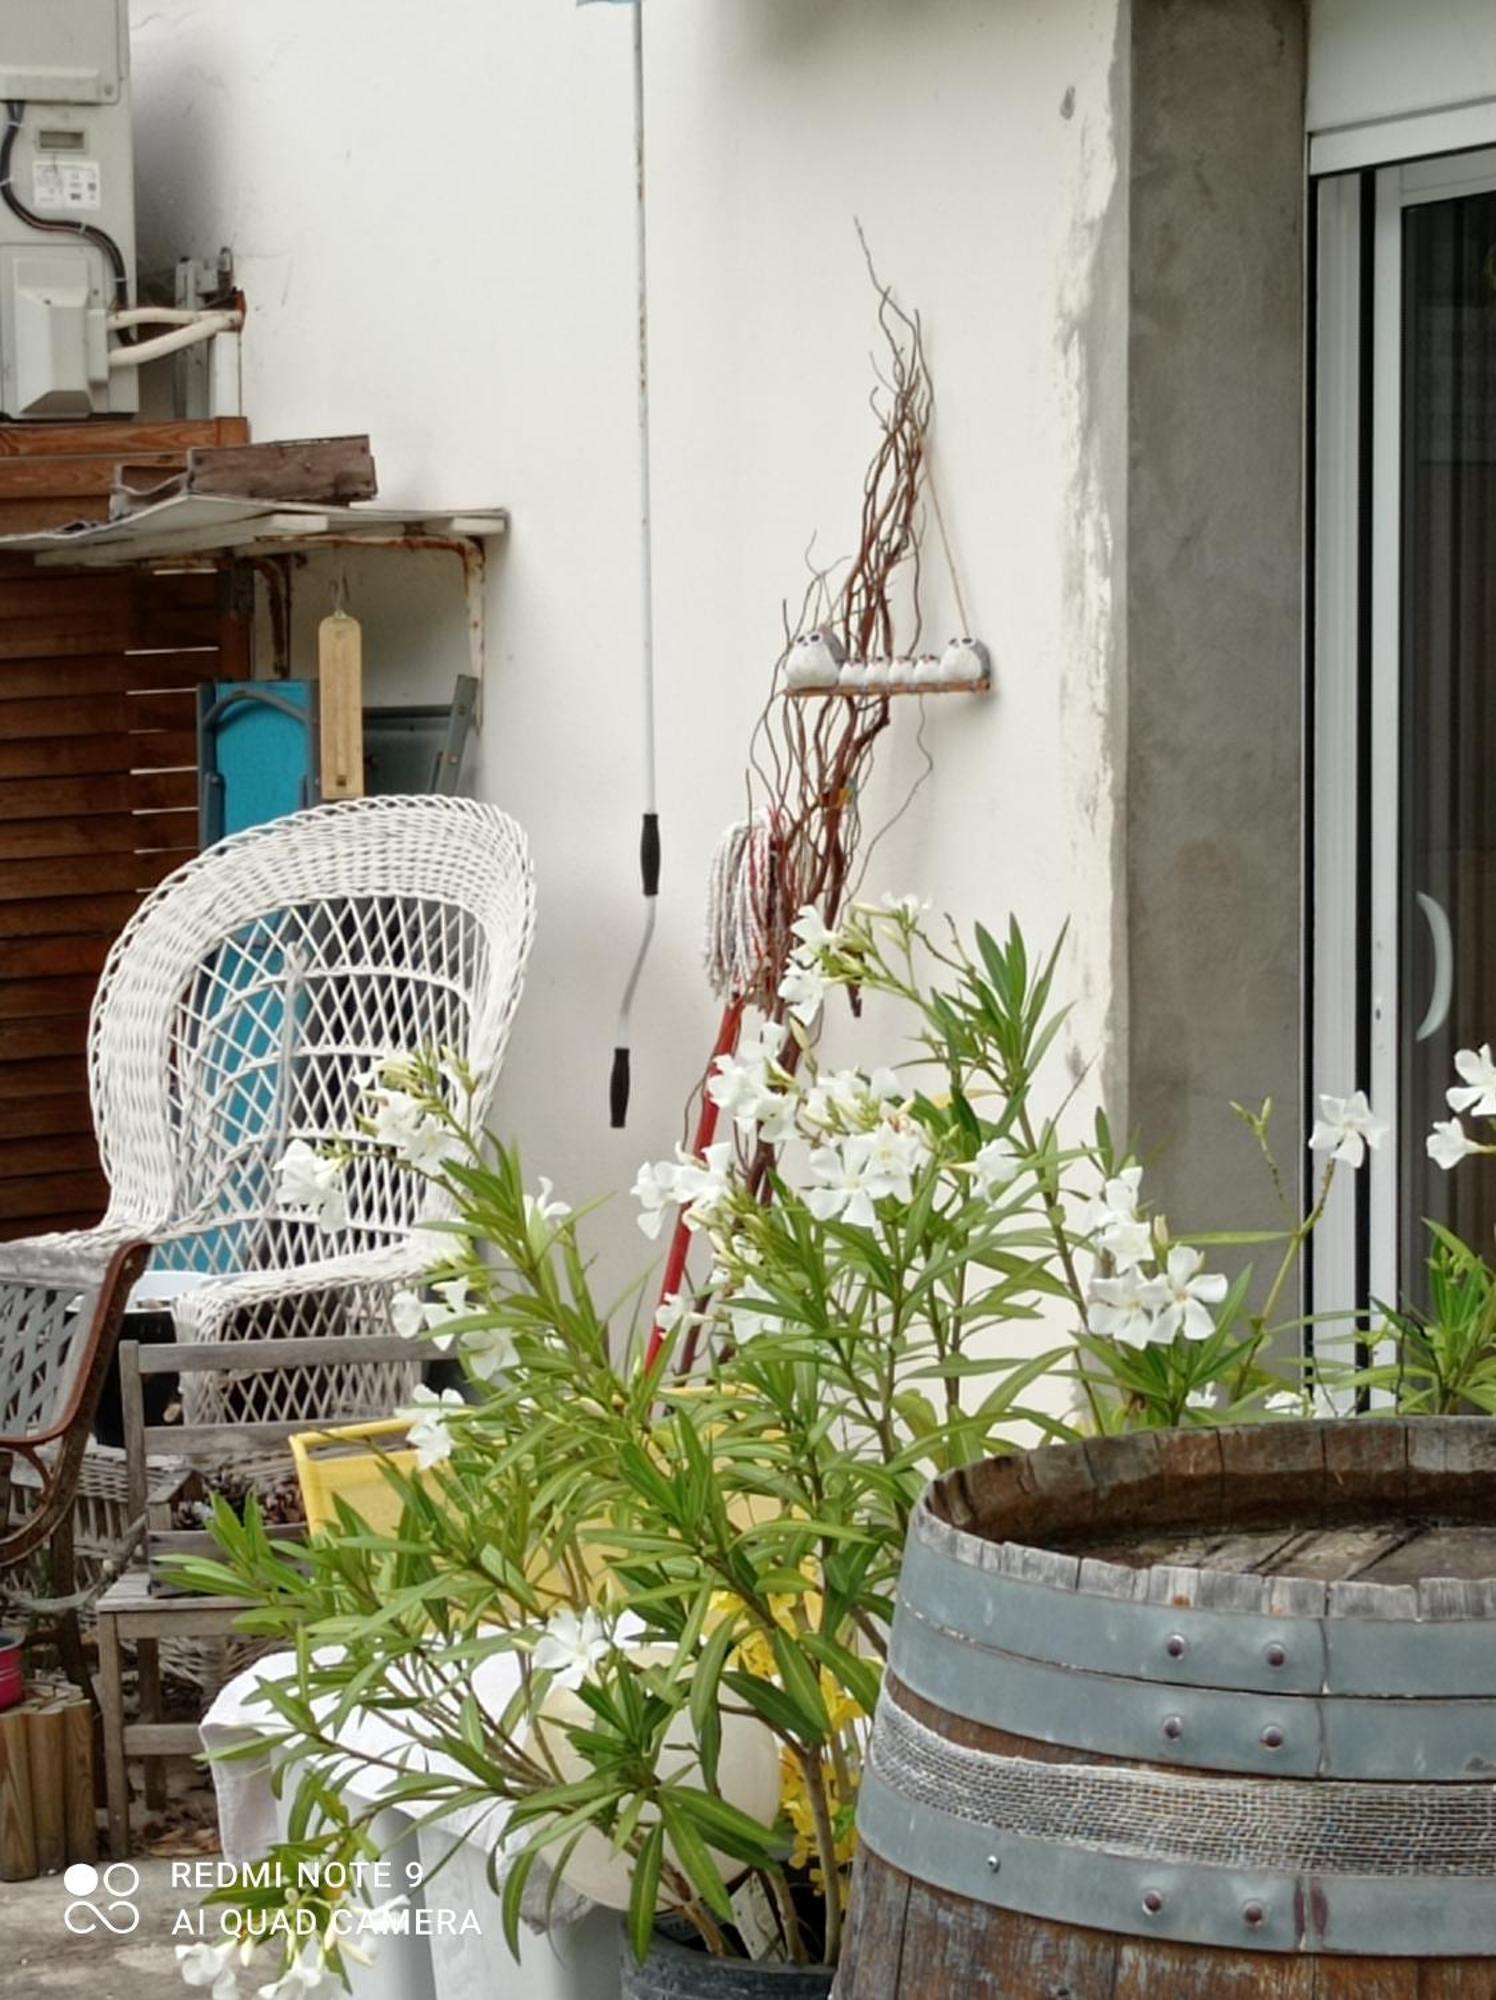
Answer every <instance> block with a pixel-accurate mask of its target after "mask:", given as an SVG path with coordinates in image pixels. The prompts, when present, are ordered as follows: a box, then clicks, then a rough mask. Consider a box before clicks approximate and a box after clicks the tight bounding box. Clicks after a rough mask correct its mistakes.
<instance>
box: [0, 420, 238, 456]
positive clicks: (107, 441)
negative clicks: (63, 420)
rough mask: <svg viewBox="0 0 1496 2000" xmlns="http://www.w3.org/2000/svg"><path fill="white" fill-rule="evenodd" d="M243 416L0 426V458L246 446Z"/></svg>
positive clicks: (94, 454)
mask: <svg viewBox="0 0 1496 2000" xmlns="http://www.w3.org/2000/svg"><path fill="white" fill-rule="evenodd" d="M248 441H249V424H248V420H247V419H246V418H244V417H192V418H185V417H184V418H181V419H178V420H175V421H171V422H167V423H139V422H135V421H134V420H129V421H120V422H112V421H109V420H107V419H106V420H104V421H101V422H90V423H86V424H37V423H29V424H0V458H76V457H80V456H81V457H87V458H94V457H97V456H99V455H100V454H101V453H102V454H105V455H107V456H109V457H111V458H123V457H125V456H126V455H127V454H128V455H133V454H135V453H139V452H154V451H162V452H171V451H190V450H191V449H192V447H193V446H194V445H207V444H219V445H229V444H247V443H248Z"/></svg>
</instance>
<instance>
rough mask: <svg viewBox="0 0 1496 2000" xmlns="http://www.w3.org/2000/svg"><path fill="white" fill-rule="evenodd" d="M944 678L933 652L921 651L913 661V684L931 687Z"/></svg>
mask: <svg viewBox="0 0 1496 2000" xmlns="http://www.w3.org/2000/svg"><path fill="white" fill-rule="evenodd" d="M944 679H945V675H944V674H943V673H942V672H941V671H940V661H939V660H938V659H937V658H936V656H935V655H934V654H933V653H921V654H920V656H919V658H918V659H917V660H916V661H915V663H914V685H915V686H916V687H932V686H934V685H936V684H938V683H939V682H940V681H943V680H944Z"/></svg>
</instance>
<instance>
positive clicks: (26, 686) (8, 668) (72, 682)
mask: <svg viewBox="0 0 1496 2000" xmlns="http://www.w3.org/2000/svg"><path fill="white" fill-rule="evenodd" d="M134 685H135V680H134V677H133V675H132V674H131V671H130V666H129V662H128V660H127V659H126V657H125V655H124V654H123V653H84V654H81V655H80V656H79V657H77V658H76V659H72V658H70V659H54V660H6V661H5V662H4V664H3V665H0V703H3V702H10V701H23V700H30V701H34V700H36V699H37V697H38V696H46V695H50V696H52V697H54V698H58V697H61V696H63V695H68V696H72V697H77V696H79V695H86V694H123V693H124V692H125V690H126V689H127V688H130V687H133V686H134Z"/></svg>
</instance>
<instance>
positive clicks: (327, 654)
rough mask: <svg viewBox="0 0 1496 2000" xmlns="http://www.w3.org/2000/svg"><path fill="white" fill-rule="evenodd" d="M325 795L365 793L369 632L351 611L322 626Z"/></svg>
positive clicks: (320, 678)
mask: <svg viewBox="0 0 1496 2000" xmlns="http://www.w3.org/2000/svg"><path fill="white" fill-rule="evenodd" d="M317 679H318V682H319V722H320V729H321V764H322V773H321V775H322V796H323V798H324V799H359V798H362V797H363V794H364V635H363V627H362V626H361V625H360V624H359V622H358V620H357V619H356V618H350V617H349V615H348V613H347V612H346V611H335V612H333V614H332V616H331V617H329V618H324V619H323V620H322V623H321V624H320V625H319V626H318V627H317Z"/></svg>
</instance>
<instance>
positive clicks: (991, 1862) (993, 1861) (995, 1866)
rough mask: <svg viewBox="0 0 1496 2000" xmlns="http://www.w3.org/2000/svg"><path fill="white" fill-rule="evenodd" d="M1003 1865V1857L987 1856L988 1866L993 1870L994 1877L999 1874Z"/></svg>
mask: <svg viewBox="0 0 1496 2000" xmlns="http://www.w3.org/2000/svg"><path fill="white" fill-rule="evenodd" d="M1002 1865H1003V1864H1002V1857H1001V1855H997V1854H989V1855H988V1856H987V1866H988V1867H989V1868H990V1869H991V1870H992V1872H993V1874H994V1875H996V1874H997V1873H998V1871H999V1870H1000V1869H1001V1867H1002Z"/></svg>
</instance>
